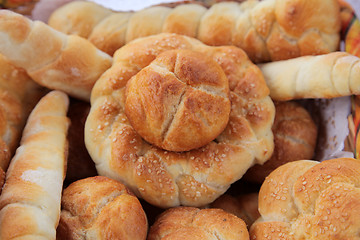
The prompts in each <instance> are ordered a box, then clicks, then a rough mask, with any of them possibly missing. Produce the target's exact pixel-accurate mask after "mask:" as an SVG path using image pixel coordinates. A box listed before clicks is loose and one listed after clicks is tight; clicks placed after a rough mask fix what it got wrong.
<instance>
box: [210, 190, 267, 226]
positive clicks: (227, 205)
mask: <svg viewBox="0 0 360 240" xmlns="http://www.w3.org/2000/svg"><path fill="white" fill-rule="evenodd" d="M210 208H220V209H223V210H224V211H226V212H228V213H231V214H234V215H235V216H237V217H239V218H241V219H242V220H244V222H245V223H246V225H247V226H248V227H250V226H251V225H252V224H253V223H254V222H255V220H257V219H258V218H259V217H260V213H259V211H258V193H247V194H242V195H238V196H235V197H234V196H232V195H230V194H224V195H222V196H221V197H219V198H218V199H216V200H215V201H214V202H213V203H211V204H210Z"/></svg>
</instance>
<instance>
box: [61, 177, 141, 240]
mask: <svg viewBox="0 0 360 240" xmlns="http://www.w3.org/2000/svg"><path fill="white" fill-rule="evenodd" d="M147 227H148V226H147V219H146V215H145V213H144V210H143V208H142V206H141V204H140V202H139V200H138V199H137V198H136V197H135V196H134V195H133V193H132V192H131V191H130V190H129V189H127V188H126V187H125V186H124V185H123V184H121V183H120V182H117V181H115V180H112V179H110V178H107V177H102V176H95V177H89V178H85V179H81V180H78V181H76V182H74V183H72V184H70V185H69V186H68V187H67V188H66V189H65V190H64V192H63V196H62V211H61V219H60V224H59V227H58V231H57V239H83V238H86V239H129V240H131V239H146V234H147Z"/></svg>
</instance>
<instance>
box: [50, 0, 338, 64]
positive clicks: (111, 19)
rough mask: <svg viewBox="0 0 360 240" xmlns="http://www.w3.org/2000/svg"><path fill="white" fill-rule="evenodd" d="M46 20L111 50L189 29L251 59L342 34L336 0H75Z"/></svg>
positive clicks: (323, 46)
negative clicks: (117, 6)
mask: <svg viewBox="0 0 360 240" xmlns="http://www.w3.org/2000/svg"><path fill="white" fill-rule="evenodd" d="M48 23H49V25H50V26H52V27H54V28H55V29H57V30H60V31H62V32H65V33H67V34H79V35H80V36H82V37H85V38H88V39H89V40H90V41H91V42H92V43H94V44H95V45H96V46H97V47H98V48H99V49H101V50H103V51H105V52H107V53H108V54H110V55H112V54H113V53H114V52H115V51H116V50H117V49H118V48H120V47H121V46H123V45H124V44H126V43H128V42H130V41H131V40H133V39H136V38H139V37H144V36H149V35H154V34H158V33H162V32H168V33H177V34H183V35H187V36H190V37H194V38H197V39H199V40H201V41H202V42H204V43H205V44H208V45H214V46H222V45H235V46H237V47H240V48H242V49H243V50H245V52H246V53H247V55H248V56H249V57H250V59H251V60H252V61H254V62H266V61H276V60H283V59H289V58H294V57H298V56H303V55H309V54H323V53H329V52H333V51H336V50H337V49H338V46H339V39H340V35H339V33H340V9H339V4H338V2H337V1H336V0H326V1H324V0H312V1H307V0H267V1H257V0H247V1H244V2H243V3H238V2H222V3H217V4H214V5H213V6H212V7H211V8H210V9H207V8H205V7H203V6H201V5H198V4H183V5H179V6H176V7H175V8H169V7H165V6H154V7H150V8H146V9H144V10H141V11H138V12H134V13H130V12H119V13H116V12H112V11H110V10H108V9H105V8H104V7H102V6H100V5H96V4H95V3H91V2H85V1H74V2H71V3H68V4H66V5H64V6H62V7H60V8H59V9H57V10H56V11H55V12H53V14H52V15H51V16H50V18H49V21H48Z"/></svg>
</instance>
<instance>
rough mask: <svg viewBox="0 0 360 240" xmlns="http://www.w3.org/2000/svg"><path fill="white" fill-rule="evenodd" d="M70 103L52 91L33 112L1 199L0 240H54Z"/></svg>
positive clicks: (58, 213) (7, 173) (7, 177)
mask: <svg viewBox="0 0 360 240" xmlns="http://www.w3.org/2000/svg"><path fill="white" fill-rule="evenodd" d="M67 108H68V97H67V95H66V94H64V93H62V92H59V91H53V92H50V93H49V94H47V95H46V96H45V97H43V98H42V99H41V100H40V102H39V103H38V104H37V105H36V107H35V108H34V110H33V111H32V112H31V114H30V116H29V119H28V121H27V123H26V126H25V129H24V131H23V136H22V139H21V144H20V147H19V148H18V149H17V150H16V154H15V156H14V158H13V159H12V160H11V163H10V166H9V169H8V171H7V172H6V180H5V184H4V187H3V191H2V193H1V195H0V239H3V240H7V239H9V240H10V239H55V237H56V227H57V225H58V223H59V218H60V199H61V191H62V185H63V180H64V178H65V166H66V157H67V156H66V155H67V140H66V136H67V129H68V126H69V120H68V119H67V117H66V112H67Z"/></svg>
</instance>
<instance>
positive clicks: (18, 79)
mask: <svg viewBox="0 0 360 240" xmlns="http://www.w3.org/2000/svg"><path fill="white" fill-rule="evenodd" d="M44 92H45V91H43V89H42V88H41V87H40V86H39V85H37V84H36V83H35V82H34V81H32V79H31V78H30V77H29V76H28V75H27V74H26V72H25V70H23V69H21V68H18V67H16V66H14V65H13V64H12V63H10V62H9V60H8V59H6V58H5V57H4V56H3V55H1V54H0V168H1V170H2V171H6V170H7V168H8V166H9V161H10V159H11V158H12V157H13V155H14V154H15V150H16V148H17V147H18V144H19V142H20V137H21V133H22V130H23V128H24V125H25V122H26V119H27V117H28V116H29V114H30V112H31V110H32V109H33V107H34V106H35V104H36V103H37V101H38V100H39V99H40V98H41V96H42V95H43V94H44ZM0 186H2V185H1V183H0Z"/></svg>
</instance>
